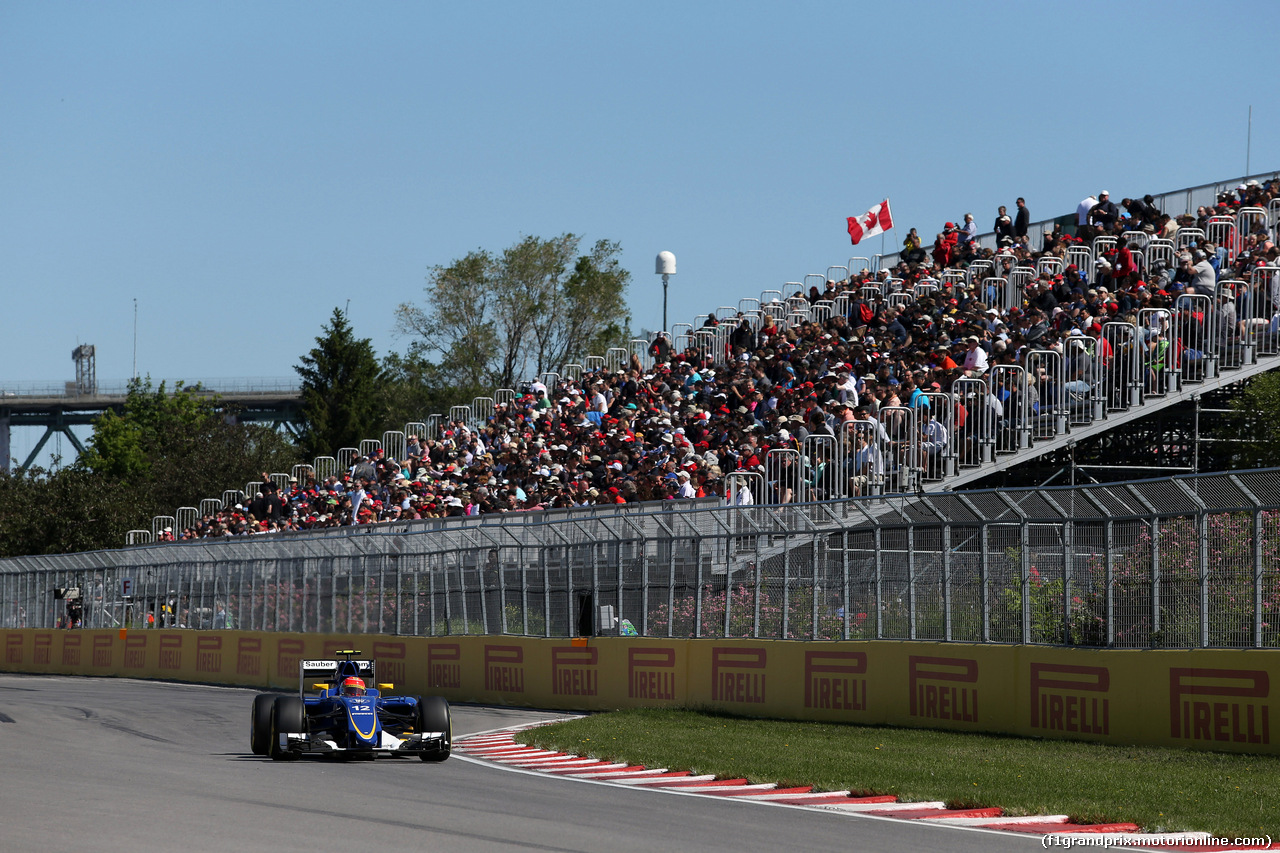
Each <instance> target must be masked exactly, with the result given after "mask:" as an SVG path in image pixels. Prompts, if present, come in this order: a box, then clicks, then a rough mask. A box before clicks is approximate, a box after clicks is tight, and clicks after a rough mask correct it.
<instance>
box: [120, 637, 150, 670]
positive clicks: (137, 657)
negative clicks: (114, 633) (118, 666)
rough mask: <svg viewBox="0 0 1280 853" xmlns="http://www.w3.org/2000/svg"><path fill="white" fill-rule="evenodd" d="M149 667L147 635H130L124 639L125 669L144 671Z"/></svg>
mask: <svg viewBox="0 0 1280 853" xmlns="http://www.w3.org/2000/svg"><path fill="white" fill-rule="evenodd" d="M146 665H147V635H146V634H138V633H136V632H134V633H130V634H129V635H128V636H126V637H125V638H124V668H125V669H142V668H143V667H145V666H146Z"/></svg>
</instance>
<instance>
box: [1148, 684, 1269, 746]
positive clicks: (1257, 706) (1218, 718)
mask: <svg viewBox="0 0 1280 853" xmlns="http://www.w3.org/2000/svg"><path fill="white" fill-rule="evenodd" d="M1270 698H1271V680H1270V678H1269V677H1268V675H1267V673H1266V670H1261V669H1194V668H1191V667H1170V668H1169V734H1170V736H1172V737H1175V738H1178V739H1180V740H1201V741H1213V742H1216V743H1260V744H1269V743H1271V706H1270V702H1269V700H1270Z"/></svg>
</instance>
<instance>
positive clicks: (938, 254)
mask: <svg viewBox="0 0 1280 853" xmlns="http://www.w3.org/2000/svg"><path fill="white" fill-rule="evenodd" d="M959 239H960V235H959V231H958V230H957V228H956V224H955V223H954V222H948V223H946V224H945V225H943V226H942V233H941V234H939V235H938V236H937V238H936V239H935V240H934V242H933V262H934V263H935V264H937V265H938V266H939V267H940V268H945V267H947V266H950V264H951V259H952V258H953V257H954V256H955V251H956V243H957V242H959Z"/></svg>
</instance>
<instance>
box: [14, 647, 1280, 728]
mask: <svg viewBox="0 0 1280 853" xmlns="http://www.w3.org/2000/svg"><path fill="white" fill-rule="evenodd" d="M0 638H2V641H3V648H4V658H3V665H0V670H4V671H8V672H28V673H54V674H70V675H112V676H134V677H142V678H166V679H174V680H180V681H193V682H208V683H218V684H240V685H245V686H252V687H268V686H269V687H284V688H293V687H296V686H297V683H298V661H299V660H302V659H304V658H327V657H332V656H333V653H334V652H335V651H336V650H337V649H341V648H358V649H360V650H361V651H362V652H363V653H364V654H365V655H366V656H370V657H375V658H377V660H378V680H379V681H384V682H387V681H389V682H392V683H394V684H395V685H396V688H397V690H403V691H405V692H408V693H422V694H427V693H435V694H439V695H442V696H445V697H446V698H448V699H450V700H451V701H456V702H483V703H492V704H507V705H524V706H537V707H546V708H560V709H564V710H603V709H612V708H624V707H663V706H693V707H707V708H715V709H718V710H723V711H728V712H732V713H738V714H744V715H760V716H771V717H784V718H794V719H810V720H834V721H842V722H851V723H877V724H890V725H898V726H921V727H929V728H941V729H956V730H961V731H984V732H1003V733H1011V734H1020V735H1033V736H1040V737H1057V738H1072V739H1077V740H1093V741H1104V742H1108V743H1116V744H1133V743H1145V744H1159V745H1166V746H1180V747H1191V748H1199V749H1217V750H1229V751H1239V752H1265V753H1278V752H1280V749H1278V748H1277V739H1280V731H1277V732H1276V733H1275V734H1274V735H1273V723H1275V721H1274V720H1273V719H1272V711H1273V710H1274V709H1275V708H1276V707H1277V706H1278V705H1280V650H1223V651H1219V650H1189V651H1109V650H1085V649H1063V648H1053V647H1045V646H993V645H967V644H959V643H920V642H914V643H913V642H895V641H866V642H832V643H811V642H794V641H791V642H788V641H770V640H740V641H735V640H679V639H670V640H663V639H649V638H630V637H628V638H622V637H609V638H593V639H591V640H569V639H535V638H526V637H492V636H489V637H448V638H428V637H390V636H379V635H369V634H362V635H355V636H351V635H326V634H281V633H259V632H240V631H189V630H183V631H165V630H152V631H129V632H128V633H123V632H120V631H92V630H89V631H58V630H31V629H24V630H0Z"/></svg>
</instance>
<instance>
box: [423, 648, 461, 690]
mask: <svg viewBox="0 0 1280 853" xmlns="http://www.w3.org/2000/svg"><path fill="white" fill-rule="evenodd" d="M427 679H428V681H429V682H430V684H431V687H432V688H434V689H436V690H461V689H462V646H461V645H459V644H458V643H429V644H428V645H427Z"/></svg>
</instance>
